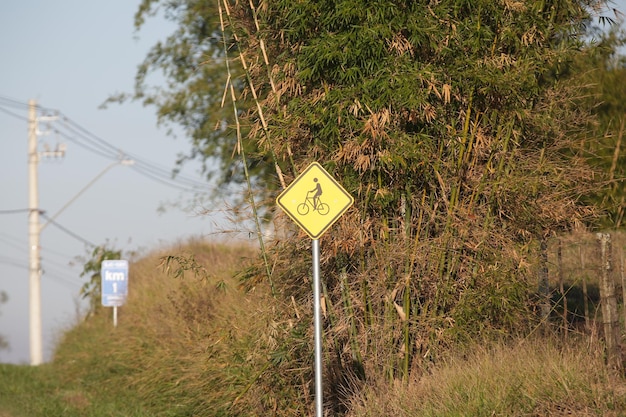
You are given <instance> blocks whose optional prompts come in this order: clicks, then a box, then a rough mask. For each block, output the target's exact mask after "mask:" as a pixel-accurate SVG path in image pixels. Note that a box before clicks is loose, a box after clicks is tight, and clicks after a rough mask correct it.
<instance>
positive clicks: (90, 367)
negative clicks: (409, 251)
mask: <svg viewBox="0 0 626 417" xmlns="http://www.w3.org/2000/svg"><path fill="white" fill-rule="evenodd" d="M192 253H193V254H194V259H195V260H193V261H192V260H190V259H189V258H186V257H185V256H186V255H188V254H192ZM172 254H180V255H182V256H183V257H180V258H178V257H173V258H170V263H169V265H170V267H171V269H170V271H169V272H167V271H164V270H163V268H162V267H159V264H160V263H161V262H162V260H163V257H164V256H167V255H172ZM254 257H255V253H254V251H253V250H252V249H250V248H245V247H240V246H238V247H235V246H225V245H216V244H205V243H201V242H191V243H189V244H188V245H186V246H184V247H182V248H178V249H175V248H170V249H168V250H165V251H161V252H155V253H153V254H151V255H149V256H146V257H144V258H143V259H141V260H139V261H137V262H134V263H133V264H132V265H131V276H132V278H131V279H132V284H131V289H130V294H129V300H128V304H127V305H126V306H124V307H123V308H121V309H120V316H119V326H118V327H117V328H115V329H114V328H113V327H112V323H111V314H110V311H109V310H103V311H99V312H97V314H95V315H94V316H92V317H90V318H88V319H87V320H85V321H84V322H82V323H81V324H79V325H78V326H76V327H75V328H73V329H72V330H70V331H69V332H68V333H67V334H66V335H65V336H64V337H63V338H62V341H61V343H60V346H59V348H58V351H57V353H56V355H55V359H54V361H53V362H52V363H50V364H46V365H43V366H40V367H37V368H32V367H28V366H15V365H2V366H0V416H2V417H4V416H5V414H6V413H8V414H7V415H8V416H12V417H39V416H42V417H43V416H46V417H48V416H69V417H72V416H81V417H89V416H125V417H133V416H138V417H139V416H207V417H208V416H229V415H241V416H243V415H249V416H255V415H279V416H283V415H285V416H286V415H304V414H306V412H305V411H304V409H305V408H308V410H311V407H310V404H309V405H308V407H307V406H303V405H297V404H293V406H291V407H283V408H280V407H276V408H274V409H273V410H269V411H268V400H267V398H265V399H264V395H265V394H268V393H267V392H263V391H262V390H259V389H258V388H256V387H255V381H257V378H258V377H259V375H261V374H264V373H268V372H272V369H273V366H272V361H271V353H272V349H275V348H276V346H274V345H272V343H270V342H269V341H271V337H269V336H271V332H272V323H273V322H274V320H275V317H274V315H277V314H281V313H280V311H279V310H277V308H276V306H277V305H278V303H275V302H274V301H273V299H272V298H271V297H270V296H269V295H268V294H266V293H264V291H263V290H262V289H257V290H256V291H255V292H253V293H251V294H244V293H242V292H241V291H240V290H239V289H238V282H237V280H236V278H234V276H235V275H236V272H237V271H239V270H240V269H241V268H243V267H244V266H245V265H246V264H247V263H248V262H250V260H251V259H253V258H254ZM178 261H180V263H179V262H178ZM179 266H184V267H186V268H187V271H186V272H185V273H184V275H182V276H180V275H179V274H178V272H182V270H180V269H179V268H178V267H179ZM303 310H304V311H306V310H307V309H303ZM268 335H269V336H268ZM599 349H600V348H599V347H598V346H597V345H595V344H590V343H588V342H585V341H581V342H579V343H574V344H571V345H569V346H568V347H567V348H562V347H559V344H558V343H556V342H555V340H554V339H551V338H547V339H541V338H539V339H537V338H535V339H533V340H527V341H521V342H516V343H514V344H512V345H510V346H508V345H507V346H505V345H502V344H498V345H496V346H491V347H485V346H482V347H476V348H470V349H467V347H466V349H464V351H463V352H452V354H451V355H449V359H448V360H446V361H444V362H443V363H440V364H437V366H435V367H434V368H433V369H434V370H433V371H432V373H430V374H428V375H423V376H422V377H421V378H420V379H419V380H416V381H413V382H410V383H409V384H403V383H398V384H397V385H393V386H390V385H389V384H388V382H387V380H386V379H385V378H382V377H381V378H376V377H374V376H373V375H372V374H370V375H369V376H368V383H367V384H366V386H365V388H364V389H363V390H362V391H361V392H360V393H355V394H354V396H353V401H352V403H351V412H350V413H349V415H350V416H354V417H364V416H407V417H408V416H492V415H498V416H558V415H575V416H591V415H598V416H600V415H602V416H621V415H626V390H625V388H624V387H625V384H624V380H623V379H622V378H620V377H617V376H615V375H611V374H610V373H609V372H607V370H606V368H605V367H604V365H603V359H602V354H601V350H599ZM461 353H462V354H461ZM305 385H306V384H305ZM275 395H278V394H274V396H275ZM284 400H287V401H288V399H283V401H284ZM262 409H263V410H265V411H264V412H263V413H261V412H260V411H259V410H262ZM298 409H299V410H301V411H300V412H299V413H295V412H294V411H293V410H298ZM268 412H269V414H268ZM3 413H5V414H3Z"/></svg>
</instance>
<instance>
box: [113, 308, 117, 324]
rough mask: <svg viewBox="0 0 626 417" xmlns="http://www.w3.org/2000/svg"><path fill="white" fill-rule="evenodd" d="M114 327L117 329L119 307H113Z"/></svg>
mask: <svg viewBox="0 0 626 417" xmlns="http://www.w3.org/2000/svg"><path fill="white" fill-rule="evenodd" d="M113 327H117V306H113Z"/></svg>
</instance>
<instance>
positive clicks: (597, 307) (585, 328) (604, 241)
mask: <svg viewBox="0 0 626 417" xmlns="http://www.w3.org/2000/svg"><path fill="white" fill-rule="evenodd" d="M625 249H626V234H624V233H622V232H612V233H576V234H571V235H567V236H560V237H558V238H554V239H551V240H549V241H548V242H547V245H546V253H545V254H544V259H545V260H546V262H545V266H544V270H545V271H546V274H545V275H546V279H547V283H546V284H547V285H543V286H542V285H540V288H543V289H544V290H543V294H542V295H543V297H545V303H546V305H548V306H549V316H547V317H546V318H547V319H548V321H549V323H551V324H552V325H553V326H556V327H558V328H560V330H561V332H562V334H563V337H564V338H567V337H568V335H569V334H570V333H572V332H576V333H583V334H588V335H591V336H592V337H598V338H601V339H602V340H603V341H604V343H605V345H606V350H607V361H608V363H609V365H611V366H612V367H615V368H622V366H623V365H622V354H621V345H622V344H623V343H622V335H623V334H624V327H625V323H626V308H624V306H625V305H626V274H625V267H624V263H625V260H626V254H625V253H624V251H625ZM540 277H541V274H540ZM540 279H541V278H540Z"/></svg>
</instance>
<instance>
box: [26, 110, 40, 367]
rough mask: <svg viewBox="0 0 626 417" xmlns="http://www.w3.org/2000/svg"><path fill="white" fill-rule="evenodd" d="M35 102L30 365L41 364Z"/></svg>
mask: <svg viewBox="0 0 626 417" xmlns="http://www.w3.org/2000/svg"><path fill="white" fill-rule="evenodd" d="M38 163H39V153H38V151H37V103H36V102H35V100H29V101H28V210H29V212H28V244H29V263H28V276H29V281H28V282H29V287H28V288H29V289H28V291H29V297H28V298H29V313H30V364H31V365H33V366H35V365H40V364H41V363H42V362H43V344H42V331H41V258H40V255H39V231H40V229H39V189H38V183H37V181H38V174H37V165H38Z"/></svg>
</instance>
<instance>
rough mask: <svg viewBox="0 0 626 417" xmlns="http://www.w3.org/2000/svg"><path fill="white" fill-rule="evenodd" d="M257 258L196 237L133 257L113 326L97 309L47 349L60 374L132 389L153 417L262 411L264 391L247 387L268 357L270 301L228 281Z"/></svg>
mask: <svg viewBox="0 0 626 417" xmlns="http://www.w3.org/2000/svg"><path fill="white" fill-rule="evenodd" d="M257 256H258V250H256V249H254V248H252V247H247V246H245V245H221V244H213V243H207V242H203V241H199V240H194V241H191V242H188V243H186V244H184V245H180V246H177V247H169V248H164V249H162V250H160V251H155V252H154V253H152V254H149V255H148V256H146V257H144V258H142V259H140V260H138V261H137V262H134V263H131V265H130V271H129V297H128V300H127V303H126V304H125V305H124V306H123V307H120V308H119V319H118V320H119V324H118V327H117V328H114V327H113V325H112V321H111V311H110V309H104V308H100V309H99V310H98V311H97V312H96V314H95V315H94V316H92V317H90V318H89V319H87V320H86V321H85V322H83V323H81V324H80V325H79V326H77V327H76V328H75V329H73V330H72V331H70V332H69V333H68V334H67V335H66V336H65V337H64V339H63V341H62V342H61V344H60V347H59V349H58V351H57V353H56V355H55V363H56V364H57V365H58V367H59V374H60V375H61V376H62V379H63V380H64V381H65V383H68V384H76V383H77V381H78V382H79V384H80V385H82V386H83V387H84V388H85V390H86V392H90V393H93V392H94V390H95V392H96V393H97V395H107V393H108V394H110V395H112V396H116V395H119V394H120V393H124V392H127V393H132V395H133V396H136V397H138V398H139V399H140V401H141V403H142V404H144V405H145V409H146V410H147V411H148V412H153V413H154V414H153V415H163V416H169V415H194V416H219V415H229V416H236V415H263V414H264V412H265V411H264V410H266V409H267V404H266V403H267V402H271V401H272V400H271V399H268V393H259V392H257V393H256V394H258V395H247V394H248V393H249V392H250V390H251V389H252V386H253V385H254V384H255V382H256V381H257V379H258V378H259V377H260V376H261V374H262V373H263V372H264V370H265V369H267V367H268V366H269V363H270V362H269V354H268V352H269V351H270V350H271V349H270V348H271V347H272V346H271V341H270V338H269V337H267V335H269V334H271V328H270V327H271V326H270V324H271V321H272V317H274V316H275V315H276V313H275V311H273V310H274V309H275V308H276V305H275V304H273V303H272V302H270V301H269V300H270V298H271V297H270V296H269V294H266V293H265V292H264V291H263V289H261V288H259V289H257V290H256V291H255V292H254V294H245V293H244V292H243V291H242V290H241V289H240V288H239V281H238V279H237V278H236V275H237V271H240V270H241V269H242V268H245V266H246V265H247V264H248V263H250V262H251V261H252V260H253V259H255V260H256V258H257ZM268 293H269V291H268ZM94 385H97V386H94Z"/></svg>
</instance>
